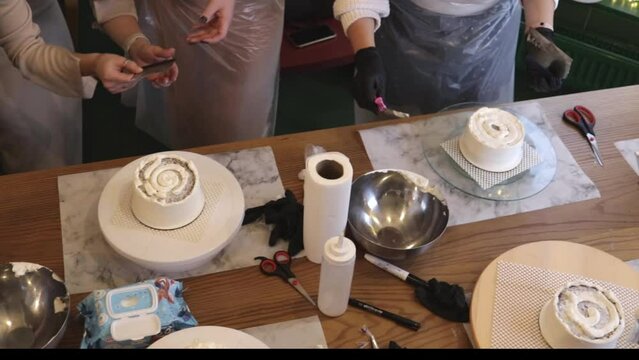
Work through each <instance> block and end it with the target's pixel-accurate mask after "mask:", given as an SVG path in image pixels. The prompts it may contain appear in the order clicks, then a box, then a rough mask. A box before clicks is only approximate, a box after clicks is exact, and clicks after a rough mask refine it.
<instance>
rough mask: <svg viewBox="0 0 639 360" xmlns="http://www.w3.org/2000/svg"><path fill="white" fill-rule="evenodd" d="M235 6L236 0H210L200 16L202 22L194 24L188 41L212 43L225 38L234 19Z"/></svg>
mask: <svg viewBox="0 0 639 360" xmlns="http://www.w3.org/2000/svg"><path fill="white" fill-rule="evenodd" d="M234 8H235V0H209V3H208V5H207V6H206V8H205V9H204V11H203V12H202V17H200V24H198V25H194V26H193V28H192V29H191V32H190V33H189V35H188V36H187V37H186V41H188V42H189V43H191V44H195V43H198V42H204V43H207V44H212V43H216V42H218V41H220V40H222V39H224V38H225V37H226V34H227V33H228V30H229V26H230V25H231V20H232V19H233V9H234Z"/></svg>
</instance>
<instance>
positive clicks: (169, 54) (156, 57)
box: [129, 39, 179, 87]
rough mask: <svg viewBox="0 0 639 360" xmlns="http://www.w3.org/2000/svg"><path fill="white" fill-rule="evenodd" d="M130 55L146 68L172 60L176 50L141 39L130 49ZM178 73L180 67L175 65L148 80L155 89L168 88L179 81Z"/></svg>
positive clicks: (149, 77) (152, 75)
mask: <svg viewBox="0 0 639 360" xmlns="http://www.w3.org/2000/svg"><path fill="white" fill-rule="evenodd" d="M129 55H130V56H131V59H133V60H134V61H135V62H136V63H137V64H139V65H141V66H145V65H150V64H154V63H156V62H160V61H163V60H167V59H172V58H173V56H175V49H173V48H170V49H165V48H163V47H160V46H157V45H152V44H149V43H148V42H147V41H146V40H145V39H139V40H138V41H136V42H134V43H133V44H132V45H131V47H130V48H129ZM178 72H179V71H178V66H177V64H175V63H174V64H173V65H172V66H171V67H170V68H169V69H168V70H166V71H164V72H161V73H157V74H151V75H149V76H147V77H146V79H147V80H149V81H151V82H152V83H153V85H154V86H155V87H167V86H169V85H171V84H172V83H173V82H174V81H175V80H177V77H178Z"/></svg>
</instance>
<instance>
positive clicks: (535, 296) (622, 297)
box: [491, 261, 639, 348]
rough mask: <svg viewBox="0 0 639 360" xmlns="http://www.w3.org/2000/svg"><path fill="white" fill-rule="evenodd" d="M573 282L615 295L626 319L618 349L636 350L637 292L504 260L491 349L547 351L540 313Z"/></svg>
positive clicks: (500, 271) (637, 346)
mask: <svg viewBox="0 0 639 360" xmlns="http://www.w3.org/2000/svg"><path fill="white" fill-rule="evenodd" d="M574 280H586V281H589V282H591V283H594V284H597V285H599V286H601V287H603V288H604V289H608V290H611V291H612V292H613V293H614V294H615V295H616V296H617V299H619V301H620V302H621V306H622V309H623V314H624V318H625V320H626V325H625V327H624V331H623V334H622V335H621V338H620V339H619V341H618V342H617V347H619V348H639V345H638V344H636V343H634V344H633V343H632V342H631V341H632V340H633V335H634V333H635V330H636V320H635V316H634V314H635V313H636V312H637V309H639V291H637V290H633V289H628V288H626V287H622V286H619V285H616V284H613V283H609V282H605V281H599V280H595V279H591V278H588V277H584V276H579V275H575V274H567V273H562V272H557V271H551V270H546V269H541V268H538V267H533V266H527V265H522V264H515V263H510V262H505V261H500V262H498V263H497V279H496V281H497V283H496V287H495V302H494V305H493V328H492V330H491V331H492V337H491V347H493V348H548V347H549V346H548V344H547V343H546V341H545V340H544V337H543V335H541V330H540V329H539V313H540V312H541V308H542V307H543V306H544V304H545V303H546V302H547V301H548V299H551V298H552V296H553V294H554V293H555V291H557V289H558V288H560V287H562V286H564V285H565V284H566V283H567V282H569V281H574Z"/></svg>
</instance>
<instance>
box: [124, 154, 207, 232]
mask: <svg viewBox="0 0 639 360" xmlns="http://www.w3.org/2000/svg"><path fill="white" fill-rule="evenodd" d="M203 208H204V192H203V191H202V187H201V184H200V178H199V175H198V172H197V169H196V167H195V165H194V164H193V162H192V161H189V160H186V159H184V158H182V157H180V156H177V155H169V154H154V155H149V156H147V157H144V158H142V159H141V160H140V164H139V165H138V166H137V168H136V170H135V173H134V179H133V197H132V200H131V209H132V210H133V214H134V215H135V217H136V218H137V219H138V220H139V221H140V222H141V223H143V224H145V225H146V226H149V227H152V228H155V229H162V230H169V229H176V228H179V227H182V226H185V225H188V224H189V223H191V222H192V221H193V220H195V219H196V218H197V217H198V216H199V215H200V213H201V212H202V209H203Z"/></svg>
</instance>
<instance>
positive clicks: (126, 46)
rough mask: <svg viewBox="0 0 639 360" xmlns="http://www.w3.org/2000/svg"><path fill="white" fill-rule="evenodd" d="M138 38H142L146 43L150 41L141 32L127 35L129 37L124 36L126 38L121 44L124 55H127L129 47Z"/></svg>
mask: <svg viewBox="0 0 639 360" xmlns="http://www.w3.org/2000/svg"><path fill="white" fill-rule="evenodd" d="M138 39H144V40H146V42H147V43H149V44H150V43H151V40H149V38H148V37H146V35H144V34H142V33H141V32H138V33H135V34H131V35H129V37H128V38H126V40H125V41H124V46H122V48H123V49H124V57H127V58H128V57H129V50H130V49H131V46H132V45H133V43H134V42H135V41H136V40H138Z"/></svg>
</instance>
